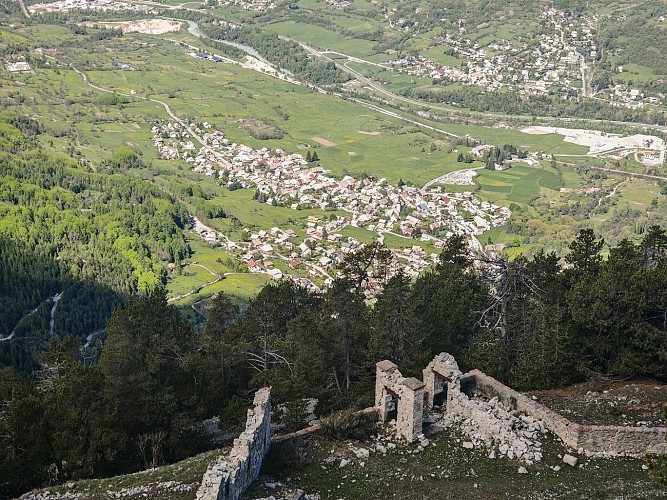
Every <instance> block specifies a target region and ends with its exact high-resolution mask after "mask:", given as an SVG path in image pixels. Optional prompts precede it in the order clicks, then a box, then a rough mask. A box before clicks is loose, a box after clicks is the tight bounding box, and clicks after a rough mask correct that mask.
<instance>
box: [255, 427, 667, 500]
mask: <svg viewBox="0 0 667 500" xmlns="http://www.w3.org/2000/svg"><path fill="white" fill-rule="evenodd" d="M471 444H472V442H471V440H470V438H469V437H468V436H466V435H463V434H461V433H456V432H453V431H452V430H447V431H443V432H440V433H438V434H434V435H431V436H429V437H427V438H424V439H421V440H420V441H419V442H416V443H413V444H411V445H407V444H404V443H401V442H400V441H399V440H398V439H396V438H395V437H394V436H393V434H392V433H391V432H380V433H379V434H377V435H375V436H373V437H372V438H371V439H369V440H367V441H364V442H357V441H345V442H340V441H337V442H332V441H327V440H325V439H322V438H319V437H314V438H313V439H312V440H310V441H308V442H301V443H300V444H299V445H298V446H295V445H292V444H283V445H282V446H283V447H284V448H282V449H281V450H280V454H281V455H282V456H285V457H295V458H294V459H291V460H289V462H290V463H289V464H286V463H284V462H283V463H280V461H278V462H276V461H269V462H267V463H266V464H265V468H264V470H263V473H262V476H261V477H260V480H259V481H257V482H256V483H255V485H253V487H252V488H251V489H250V490H249V491H248V493H247V495H246V498H248V499H265V500H281V499H284V500H292V499H293V498H306V499H313V500H320V499H321V500H326V499H383V500H384V499H390V498H396V499H408V500H410V499H445V498H461V499H468V498H479V499H501V498H502V499H506V498H512V499H550V498H563V499H565V498H568V499H570V498H577V499H587V498H666V497H667V489H665V488H664V487H663V486H660V485H659V484H657V483H655V482H654V481H652V480H651V479H650V478H649V477H648V475H647V473H646V470H645V466H644V463H643V462H642V461H641V460H636V459H631V458H616V459H613V460H610V459H599V458H587V457H580V456H576V453H575V452H573V451H571V450H567V449H566V448H564V447H563V446H562V445H561V444H560V443H559V442H557V441H556V440H555V439H553V438H552V437H551V436H550V435H548V434H547V435H544V436H543V446H542V453H543V457H542V460H541V461H540V462H533V464H532V465H528V464H526V462H522V461H520V460H518V459H516V458H515V459H513V460H510V459H509V458H507V456H504V457H501V456H500V455H499V454H496V456H495V458H491V457H490V452H489V450H488V449H487V448H485V447H483V446H479V447H477V446H475V445H474V444H472V446H470V445H471ZM301 491H303V492H305V495H304V496H303V497H299V496H295V494H297V495H300V494H301V493H300V492H301Z"/></svg>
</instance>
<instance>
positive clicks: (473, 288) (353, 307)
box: [0, 227, 667, 495]
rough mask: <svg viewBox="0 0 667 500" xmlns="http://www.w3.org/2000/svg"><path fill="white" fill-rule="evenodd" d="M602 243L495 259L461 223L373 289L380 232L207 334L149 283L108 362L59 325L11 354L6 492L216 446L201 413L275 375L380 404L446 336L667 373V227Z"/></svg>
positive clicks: (560, 370) (546, 362) (327, 404)
mask: <svg viewBox="0 0 667 500" xmlns="http://www.w3.org/2000/svg"><path fill="white" fill-rule="evenodd" d="M604 248H605V246H604V242H603V241H601V240H598V239H596V237H595V235H594V234H593V232H592V231H590V230H583V231H581V233H580V234H579V236H578V237H577V238H576V239H575V240H574V241H572V242H571V244H570V246H569V253H567V255H565V256H564V263H563V262H562V261H561V259H560V257H559V256H558V255H555V254H553V253H552V254H546V253H544V252H542V253H538V254H537V255H536V256H535V257H534V258H532V259H526V258H523V257H520V258H517V259H515V260H512V261H506V260H503V259H499V260H495V261H485V262H481V261H479V260H478V259H476V258H473V257H471V256H470V254H469V252H468V251H467V247H466V245H465V241H464V239H463V238H462V237H457V236H455V237H453V238H451V239H450V240H449V243H448V245H447V247H446V248H445V249H444V251H443V253H442V254H441V257H440V260H439V263H438V265H437V266H435V268H434V269H432V270H431V271H429V272H427V273H425V274H424V275H422V276H421V277H419V278H418V279H417V280H416V281H415V282H411V281H410V280H409V279H408V278H407V277H406V276H404V275H402V274H398V275H396V276H394V277H392V278H391V279H389V280H388V281H386V283H385V285H384V289H383V291H382V292H381V293H380V294H379V295H378V296H377V299H376V301H375V302H374V303H373V304H369V303H368V301H367V300H366V299H365V295H364V293H363V292H364V287H365V285H366V283H367V281H368V280H369V279H376V278H377V277H378V276H380V275H382V269H383V268H384V267H385V266H386V259H387V258H388V255H387V253H388V252H387V251H386V249H384V248H383V247H382V246H380V245H379V244H377V243H375V244H373V245H369V246H367V247H365V248H364V249H362V250H360V251H358V252H357V253H354V254H351V255H350V256H348V258H347V260H346V262H345V265H344V266H343V269H342V274H341V276H340V277H339V278H338V279H337V280H336V281H335V282H334V284H333V285H332V286H331V287H330V288H329V289H327V290H326V291H325V292H323V293H314V292H309V291H307V290H306V289H303V288H300V287H298V286H296V285H295V284H293V283H292V282H290V281H283V282H280V283H277V284H271V285H268V286H266V287H265V288H264V289H263V290H262V291H261V292H260V293H259V295H258V296H257V297H256V298H255V299H253V300H251V301H250V303H249V305H248V307H247V308H246V309H245V310H244V311H241V310H240V309H239V307H238V305H237V304H236V303H234V302H233V301H232V300H231V299H230V298H229V297H227V296H225V295H224V294H222V295H219V296H217V297H215V298H214V299H213V300H212V301H211V304H210V307H209V310H208V314H207V321H206V325H205V328H204V329H203V331H202V332H196V331H195V330H193V328H192V327H191V326H189V325H188V324H187V323H186V322H185V321H184V320H183V319H182V318H181V317H180V316H179V315H178V313H177V312H176V311H175V309H174V308H173V307H172V306H169V305H168V304H167V302H166V298H165V295H164V292H163V291H162V290H160V289H157V290H155V291H154V292H152V293H151V294H150V295H135V296H133V297H131V298H130V299H129V300H128V301H127V303H126V304H125V306H124V307H122V308H118V309H116V310H115V311H114V312H113V314H112V316H111V318H110V320H109V322H108V324H107V334H108V336H107V340H106V343H105V344H104V347H103V351H102V354H101V357H100V359H99V362H91V361H90V360H86V359H84V358H83V357H82V355H81V350H80V343H79V342H78V341H77V340H75V339H73V338H71V337H59V338H58V336H54V337H53V338H52V339H51V340H50V342H49V343H48V345H47V347H46V349H45V350H44V351H43V352H42V353H41V354H39V370H37V371H36V372H35V374H33V376H32V377H28V376H26V375H21V374H20V373H18V372H17V371H16V370H15V369H14V368H10V367H8V368H4V369H2V370H0V401H1V402H2V405H3V408H4V417H3V418H2V419H0V478H2V479H1V480H0V494H2V495H15V494H17V493H19V492H21V491H24V490H26V489H28V488H30V487H34V486H37V485H41V484H48V483H49V482H52V481H64V480H69V479H76V478H82V477H90V476H106V475H111V474H117V473H122V472H127V471H133V470H139V469H141V468H143V467H148V466H151V465H155V463H156V461H157V462H162V461H171V460H177V459H179V458H182V457H185V456H187V455H188V454H191V453H193V452H195V451H197V450H199V449H201V448H202V447H205V446H206V438H205V436H204V435H202V433H201V431H200V427H198V426H197V425H196V424H197V422H199V421H201V420H202V419H204V418H206V417H210V416H212V415H220V417H221V426H222V427H223V428H225V429H229V428H233V427H234V425H236V424H237V422H238V421H239V420H242V419H243V409H244V407H245V406H246V405H247V403H248V400H249V398H251V397H252V392H253V391H254V390H255V389H257V388H258V387H261V386H263V385H267V384H270V385H271V386H272V387H273V391H272V394H273V397H274V399H275V401H276V402H278V403H279V402H283V401H288V400H295V399H297V398H302V397H316V398H318V399H319V400H320V405H319V407H318V408H319V411H320V412H321V413H325V414H326V413H328V412H330V411H332V410H336V409H340V408H348V407H352V408H361V407H365V406H368V405H370V404H372V394H373V377H374V365H375V363H376V361H378V360H380V359H385V358H388V359H391V360H393V361H395V362H396V363H397V364H398V365H399V366H400V367H401V370H402V371H403V373H406V374H411V375H419V374H420V370H421V368H422V367H423V366H424V364H425V363H426V362H427V361H428V360H429V359H430V358H431V357H432V356H433V355H434V354H436V353H438V352H441V351H448V352H450V353H452V354H453V355H454V356H456V358H457V359H458V360H459V362H460V364H461V365H462V367H463V368H464V369H468V368H471V367H478V368H480V369H482V370H484V371H486V372H487V373H489V374H491V375H493V376H494V377H497V378H498V379H500V380H502V381H503V382H506V383H509V384H510V385H512V386H514V387H516V388H518V389H533V388H545V387H557V386H561V385H565V384H569V383H572V382H576V381H579V380H583V379H586V378H589V377H592V376H594V375H596V374H615V375H623V376H647V377H654V378H656V379H660V380H665V379H667V232H665V231H664V230H662V229H660V228H658V227H652V228H651V229H650V230H649V231H648V232H647V234H646V235H645V237H644V239H643V241H642V242H641V243H640V244H636V245H635V244H633V243H630V242H629V241H627V240H624V241H622V242H621V243H620V244H619V245H617V246H615V247H613V248H610V249H609V254H608V257H607V258H606V259H603V258H602V256H601V252H602V251H603V249H604ZM480 264H481V265H480ZM239 410H240V411H239Z"/></svg>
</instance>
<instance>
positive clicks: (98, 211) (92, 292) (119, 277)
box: [0, 111, 190, 373]
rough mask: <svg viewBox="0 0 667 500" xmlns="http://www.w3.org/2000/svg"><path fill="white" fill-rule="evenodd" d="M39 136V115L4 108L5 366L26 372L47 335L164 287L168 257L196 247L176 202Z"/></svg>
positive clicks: (0, 134)
mask: <svg viewBox="0 0 667 500" xmlns="http://www.w3.org/2000/svg"><path fill="white" fill-rule="evenodd" d="M38 133H39V126H38V125H37V124H36V123H35V122H32V120H29V119H26V118H20V117H18V116H17V115H15V114H14V113H11V112H6V111H5V112H2V113H1V114H0V264H1V268H0V283H1V284H2V286H1V287H0V302H1V303H2V305H3V307H2V310H1V312H0V339H3V340H2V341H0V366H7V365H11V366H15V367H20V368H21V369H22V370H24V371H26V372H28V373H29V372H30V371H31V370H32V368H34V356H33V354H34V353H35V352H37V351H39V346H40V345H42V343H43V342H44V339H45V338H46V337H47V336H49V335H53V334H54V333H55V334H57V335H58V336H60V337H62V336H64V335H73V336H76V337H82V338H85V337H87V336H89V335H90V334H92V333H94V332H96V331H98V330H100V329H103V328H104V324H105V322H106V320H107V319H108V317H109V315H110V313H111V310H112V309H113V307H114V306H115V305H118V304H119V303H120V300H121V297H124V296H129V295H131V294H135V293H143V294H146V293H149V292H151V291H152V290H154V289H156V288H159V287H161V286H163V285H164V284H165V282H166V270H165V267H166V264H167V263H169V262H179V263H180V262H181V261H182V260H183V259H184V258H185V257H187V256H188V255H189V252H190V249H189V246H188V244H187V241H186V240H185V237H184V234H183V232H182V229H183V228H184V227H185V226H186V225H188V224H189V216H188V214H187V211H186V210H185V207H184V206H183V205H181V204H180V203H179V202H178V201H177V200H176V199H174V198H173V197H172V196H170V195H168V194H167V193H165V192H163V191H162V190H160V189H159V188H157V187H155V186H153V185H150V184H148V183H146V182H142V181H137V180H131V179H128V178H127V177H126V176H121V175H104V174H100V173H95V172H90V171H88V170H87V169H84V168H82V167H80V166H79V165H78V164H76V163H75V162H73V161H72V160H71V159H69V158H66V157H64V156H62V157H61V156H56V155H47V154H45V153H44V152H43V151H42V150H40V149H39V147H38V145H37V142H36V136H37V135H38ZM116 156H118V155H116ZM126 156H127V155H125V156H123V158H124V159H126ZM115 158H116V157H115ZM130 164H132V162H130V163H129V164H127V162H123V161H116V162H115V163H114V161H111V162H110V164H109V165H107V166H106V168H105V171H119V170H122V169H123V168H129V166H130ZM60 294H61V295H60ZM52 308H53V312H52V311H51V310H52ZM51 320H52V321H51ZM12 334H13V335H12ZM10 337H11V338H10Z"/></svg>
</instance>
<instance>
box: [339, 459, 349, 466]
mask: <svg viewBox="0 0 667 500" xmlns="http://www.w3.org/2000/svg"><path fill="white" fill-rule="evenodd" d="M349 463H350V461H349V460H347V459H345V458H343V459H342V460H341V461H340V465H339V467H341V468H343V467H347V466H348V465H349Z"/></svg>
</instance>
